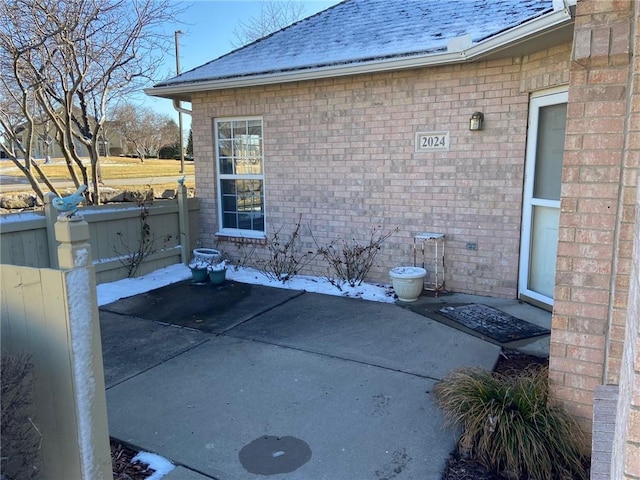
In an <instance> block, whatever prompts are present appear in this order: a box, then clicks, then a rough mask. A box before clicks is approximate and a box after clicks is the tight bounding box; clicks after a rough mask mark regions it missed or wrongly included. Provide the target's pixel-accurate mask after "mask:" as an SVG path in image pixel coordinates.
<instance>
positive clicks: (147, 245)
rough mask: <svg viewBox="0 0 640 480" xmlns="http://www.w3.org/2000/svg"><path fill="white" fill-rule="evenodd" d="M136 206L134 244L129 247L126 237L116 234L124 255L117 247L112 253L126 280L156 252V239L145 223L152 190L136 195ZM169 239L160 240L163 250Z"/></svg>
mask: <svg viewBox="0 0 640 480" xmlns="http://www.w3.org/2000/svg"><path fill="white" fill-rule="evenodd" d="M136 204H137V205H138V208H139V209H140V215H139V217H138V218H139V220H140V234H139V235H138V237H137V240H136V243H135V244H134V245H129V243H128V242H127V241H126V236H125V235H124V234H123V233H122V232H116V235H118V237H119V239H120V246H121V248H122V249H123V250H124V253H123V252H122V251H121V250H120V249H119V248H118V247H115V246H114V247H113V251H114V253H115V254H116V255H118V257H119V260H120V263H121V264H122V266H123V267H125V268H126V269H127V277H128V278H133V277H135V276H136V275H137V274H138V270H139V269H140V266H141V265H142V263H143V262H144V261H145V259H146V258H147V257H148V256H149V255H151V254H153V253H155V252H156V251H157V249H156V237H155V235H154V234H153V233H152V232H151V225H149V223H148V221H147V219H148V217H149V208H150V207H151V205H152V204H153V189H152V188H149V190H148V191H147V193H146V194H144V195H138V197H137V198H136ZM171 238H172V237H171V235H164V236H162V237H161V238H160V241H161V242H163V248H164V247H166V246H167V242H169V241H170V240H171Z"/></svg>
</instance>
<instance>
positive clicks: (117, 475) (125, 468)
mask: <svg viewBox="0 0 640 480" xmlns="http://www.w3.org/2000/svg"><path fill="white" fill-rule="evenodd" d="M110 440H111V469H112V471H113V479H114V480H144V479H145V478H149V477H150V476H151V475H153V473H154V472H155V470H151V469H150V468H148V465H146V464H144V463H137V462H136V463H134V464H133V465H132V464H131V459H132V458H133V457H135V456H136V455H137V454H138V452H136V451H135V450H132V449H130V448H129V447H127V446H126V445H123V444H122V443H120V442H118V441H117V440H114V439H113V438H112V439H110Z"/></svg>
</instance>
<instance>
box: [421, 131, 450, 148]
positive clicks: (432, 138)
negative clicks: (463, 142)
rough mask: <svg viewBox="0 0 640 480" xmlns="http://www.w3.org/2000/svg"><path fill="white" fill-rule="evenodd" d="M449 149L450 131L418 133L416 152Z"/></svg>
mask: <svg viewBox="0 0 640 480" xmlns="http://www.w3.org/2000/svg"><path fill="white" fill-rule="evenodd" d="M448 150H449V132H419V133H416V152H435V151H448Z"/></svg>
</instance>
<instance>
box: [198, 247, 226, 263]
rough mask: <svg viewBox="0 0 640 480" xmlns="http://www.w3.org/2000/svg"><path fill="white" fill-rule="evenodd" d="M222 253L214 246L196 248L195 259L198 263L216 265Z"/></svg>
mask: <svg viewBox="0 0 640 480" xmlns="http://www.w3.org/2000/svg"><path fill="white" fill-rule="evenodd" d="M221 257H222V255H221V254H220V252H219V251H218V250H215V249H213V248H194V249H193V261H194V262H195V263H196V264H204V265H205V268H206V266H207V265H215V264H216V263H220V261H221Z"/></svg>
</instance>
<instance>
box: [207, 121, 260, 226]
mask: <svg viewBox="0 0 640 480" xmlns="http://www.w3.org/2000/svg"><path fill="white" fill-rule="evenodd" d="M215 140H216V162H217V165H218V168H217V171H218V192H219V196H220V197H219V207H218V210H219V218H220V225H221V231H220V232H219V233H220V234H222V235H225V234H226V235H238V236H250V237H256V236H260V237H262V236H264V232H265V225H264V169H263V149H262V119H260V118H246V119H238V118H234V119H224V118H222V119H217V120H216V122H215Z"/></svg>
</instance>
